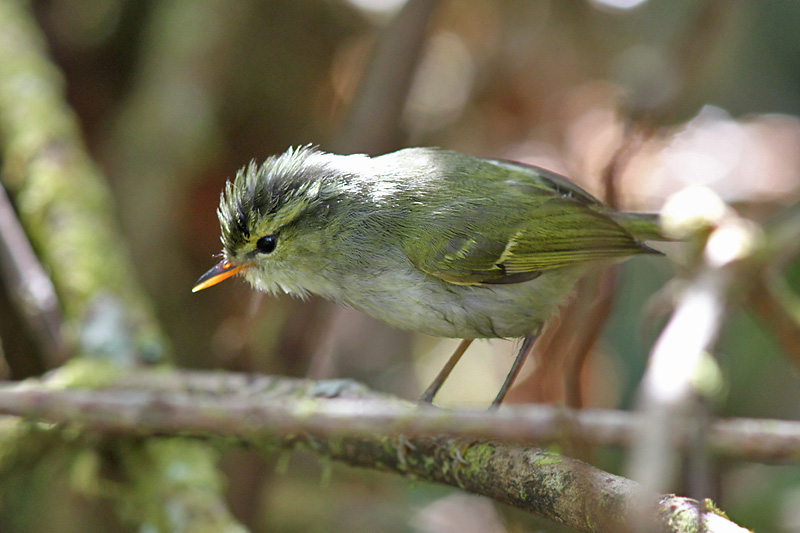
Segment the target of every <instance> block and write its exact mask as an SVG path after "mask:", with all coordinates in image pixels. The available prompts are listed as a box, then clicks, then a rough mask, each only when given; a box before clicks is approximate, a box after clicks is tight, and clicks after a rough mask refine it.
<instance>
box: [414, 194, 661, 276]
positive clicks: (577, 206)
mask: <svg viewBox="0 0 800 533" xmlns="http://www.w3.org/2000/svg"><path fill="white" fill-rule="evenodd" d="M484 209H487V210H488V211H487V212H485V213H484V216H479V217H475V216H473V217H470V216H468V215H465V214H464V213H460V214H459V213H458V212H457V211H458V210H455V209H454V210H444V211H442V212H440V213H438V214H436V215H434V216H432V217H429V219H428V220H427V221H423V222H422V224H420V225H419V226H418V229H419V231H418V232H415V233H416V235H414V237H415V239H412V240H411V241H409V246H407V249H406V253H407V255H408V257H409V259H410V260H411V261H412V263H413V264H414V265H415V266H416V267H417V268H419V269H420V270H422V271H424V272H426V273H428V274H430V275H432V276H435V277H437V278H440V279H442V280H445V281H448V282H451V283H456V284H463V285H473V284H480V283H490V284H491V283H517V282H523V281H528V280H530V279H532V278H534V277H536V276H538V275H539V274H540V273H541V271H543V270H547V269H552V268H558V267H564V266H569V265H573V264H577V263H583V262H586V261H590V260H595V259H608V258H615V257H624V256H627V255H632V254H636V253H647V252H648V251H649V250H650V249H649V248H647V247H646V246H644V245H643V244H641V243H640V242H639V241H637V240H636V239H635V238H633V237H632V236H631V234H630V233H628V232H627V231H626V230H625V229H624V228H622V226H620V225H619V224H617V223H616V222H615V221H614V220H612V219H611V218H610V217H608V216H607V215H605V214H603V213H602V212H600V211H596V210H594V209H593V208H592V205H591V204H588V203H587V202H586V201H585V199H583V198H572V197H567V196H563V195H560V194H559V195H555V196H553V195H551V196H549V197H547V198H542V199H540V201H539V202H536V204H534V207H530V208H527V209H524V211H525V212H524V213H520V212H517V211H518V210H517V211H513V212H512V211H510V209H509V208H503V207H501V206H497V211H496V213H495V212H494V210H492V208H489V207H485V208H484ZM415 240H416V241H417V242H416V244H417V245H416V246H414V244H415V242H414V241H415Z"/></svg>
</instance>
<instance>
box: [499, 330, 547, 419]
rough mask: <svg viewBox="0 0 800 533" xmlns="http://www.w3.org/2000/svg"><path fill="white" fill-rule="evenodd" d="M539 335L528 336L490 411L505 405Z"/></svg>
mask: <svg viewBox="0 0 800 533" xmlns="http://www.w3.org/2000/svg"><path fill="white" fill-rule="evenodd" d="M536 337H537V335H528V336H527V337H525V339H524V340H523V341H522V346H521V347H520V349H519V352H518V353H517V358H516V359H514V364H513V365H511V370H509V371H508V375H507V376H506V380H505V381H504V382H503V386H502V387H500V392H498V393H497V396H496V397H495V399H494V401H493V402H492V406H491V407H490V409H497V408H498V407H500V404H501V403H503V398H505V397H506V394H507V393H508V390H509V389H510V388H511V385H513V384H514V380H516V379H517V376H518V375H519V371H520V370H522V365H523V364H525V359H527V358H528V354H530V353H531V349H532V348H533V343H534V342H536Z"/></svg>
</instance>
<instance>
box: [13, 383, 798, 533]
mask: <svg viewBox="0 0 800 533" xmlns="http://www.w3.org/2000/svg"><path fill="white" fill-rule="evenodd" d="M332 397H335V399H332ZM0 412H3V413H6V414H17V415H23V416H26V417H31V418H35V419H39V420H45V421H50V422H58V423H67V424H75V425H78V426H83V427H84V428H89V429H92V430H95V431H102V432H109V433H124V434H126V435H135V436H141V435H153V434H161V435H164V434H166V435H192V436H199V437H206V436H209V435H215V436H228V437H234V439H237V440H238V441H239V442H241V443H247V444H250V445H254V444H259V443H263V442H264V440H265V439H270V440H271V441H275V440H277V441H278V445H280V446H294V445H303V446H306V447H308V448H311V449H313V450H315V451H317V452H318V453H323V454H325V455H328V456H330V457H332V458H334V459H337V460H341V461H344V462H347V463H349V464H353V465H357V466H365V467H370V468H375V469H379V470H385V471H394V472H397V473H401V474H403V475H410V476H413V477H416V478H420V479H426V480H429V481H436V482H441V483H447V484H450V485H453V486H457V487H460V488H463V489H465V490H468V491H471V492H475V493H478V494H483V495H486V496H490V497H492V498H495V499H497V500H498V501H502V502H505V503H508V504H511V505H514V506H517V507H520V508H522V509H525V510H528V511H530V512H534V513H537V514H540V515H543V516H546V517H548V518H551V519H553V520H556V521H558V522H561V523H564V524H568V525H570V526H572V527H576V528H579V529H583V530H586V531H616V530H619V529H620V528H621V527H624V526H625V525H626V524H628V520H629V519H630V517H631V515H632V511H633V505H634V503H633V502H641V503H642V504H643V505H646V506H648V507H649V506H653V508H652V509H651V511H650V512H648V513H647V514H648V515H649V516H650V517H651V519H653V518H652V517H654V516H659V517H661V516H662V513H666V515H669V518H668V519H667V518H659V520H661V521H660V522H659V523H660V524H662V526H665V525H666V524H667V523H668V522H669V523H672V521H673V520H674V518H675V517H674V514H671V513H669V512H668V511H666V510H665V507H664V505H665V502H667V503H666V506H667V507H670V508H672V507H675V508H680V509H682V511H681V512H685V511H686V509H690V510H691V509H693V511H691V512H694V513H696V512H697V507H696V506H694V507H693V505H694V504H692V501H691V500H686V499H680V498H678V499H676V498H674V497H667V496H657V495H655V494H650V495H648V496H647V497H646V498H644V499H643V500H635V499H634V494H640V486H639V485H638V484H636V483H634V482H632V481H630V480H627V479H625V478H620V477H618V476H614V475H611V474H608V473H606V472H602V471H600V470H597V469H595V468H594V467H591V466H589V465H587V464H585V463H582V462H580V461H577V460H574V459H570V458H568V457H563V456H559V455H556V454H552V453H549V452H545V451H542V450H540V449H535V448H530V447H528V446H525V445H514V444H509V443H504V442H499V441H496V440H481V438H482V437H489V436H492V435H494V436H497V435H501V436H503V437H510V438H512V439H514V440H517V441H525V442H531V441H533V440H537V441H539V442H541V441H543V440H544V441H547V440H549V441H554V440H558V438H559V436H561V437H562V438H563V436H565V435H580V436H581V437H582V438H585V435H586V433H587V432H589V431H590V429H591V431H593V432H594V434H595V436H597V435H606V438H607V439H609V440H611V439H619V435H620V434H623V435H627V436H630V434H631V433H632V430H633V428H634V427H635V425H636V419H631V418H626V417H625V416H623V415H621V414H619V413H608V412H601V411H588V412H580V413H571V412H569V411H566V410H554V409H548V408H542V407H535V406H526V407H518V408H504V409H503V410H501V411H499V412H496V413H487V412H483V411H457V412H452V411H447V410H443V409H437V408H430V407H425V408H423V407H419V406H415V405H413V404H409V403H407V402H401V401H397V400H393V399H391V398H389V397H386V396H382V395H378V394H375V393H371V392H370V391H368V390H367V389H365V388H364V387H361V386H359V385H357V384H354V383H352V382H348V381H333V382H314V381H310V380H292V379H281V378H272V377H267V376H263V377H251V376H244V375H229V374H204V373H187V374H166V373H154V372H142V373H138V374H136V375H133V376H130V377H126V378H123V379H122V380H121V381H120V382H119V385H114V386H110V387H107V388H103V389H98V390H86V389H84V390H78V389H59V390H53V389H52V388H50V386H49V385H46V384H35V383H32V384H27V385H24V386H16V387H10V386H6V387H2V388H0ZM740 424H741V425H747V424H748V422H740ZM749 424H752V422H749ZM780 424H785V428H786V429H787V431H788V432H789V433H790V435H793V439H794V440H793V443H794V450H797V449H798V448H800V424H797V423H795V424H792V423H788V422H786V423H780ZM777 425H778V423H775V422H771V423H770V426H771V427H773V428H774V427H776V426H777ZM731 427H732V426H731V424H728V426H725V425H721V426H719V427H717V428H715V431H714V432H713V433H712V440H714V439H718V438H720V437H719V436H720V435H721V436H722V437H725V436H726V433H727V436H728V437H729V436H730V434H731ZM733 433H734V434H736V431H735V430H733ZM443 434H444V435H449V436H442V435H443ZM401 435H402V436H401ZM612 435H614V436H613V437H612ZM790 438H791V437H790ZM587 440H588V439H587ZM756 442H758V441H756ZM270 444H272V445H274V444H275V443H274V442H270ZM739 447H741V444H736V445H731V444H730V442H729V443H728V449H729V450H736V449H738V448H739ZM721 448H722V447H721ZM782 453H784V454H785V453H786V450H783V452H782ZM782 456H783V457H786V455H782ZM659 501H661V504H660V505H661V507H659V508H658V509H659V510H658V511H656V507H655V506H656V505H657V503H658V502H659ZM695 503H696V502H695ZM687 506H688V507H687ZM654 513H655V514H654ZM690 514H691V513H690ZM712 514H713V513H712ZM666 515H663V516H666ZM714 520H716V518H714ZM675 530H679V529H675Z"/></svg>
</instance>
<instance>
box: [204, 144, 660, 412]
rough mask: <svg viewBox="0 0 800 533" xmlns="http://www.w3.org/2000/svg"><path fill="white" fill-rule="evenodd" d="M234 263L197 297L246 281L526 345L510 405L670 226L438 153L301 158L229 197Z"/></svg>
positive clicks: (407, 322)
mask: <svg viewBox="0 0 800 533" xmlns="http://www.w3.org/2000/svg"><path fill="white" fill-rule="evenodd" d="M217 216H218V217H219V222H220V227H221V232H222V237H221V240H222V245H223V252H222V254H223V259H222V260H221V261H220V262H219V263H218V264H217V265H216V266H214V267H213V268H212V269H211V270H209V271H208V272H206V273H205V274H204V275H203V276H202V277H201V278H200V279H199V280H198V281H197V284H196V285H195V287H194V289H193V291H199V290H201V289H205V288H207V287H209V286H211V285H215V284H216V283H219V282H220V281H222V280H224V279H227V278H228V277H231V276H233V275H234V274H241V275H242V276H243V277H244V278H245V279H246V280H247V281H248V282H249V283H250V284H251V285H252V286H253V287H254V288H256V289H258V290H261V291H266V292H270V293H273V294H275V293H279V292H285V293H288V294H291V295H295V296H299V297H301V298H302V297H305V296H306V295H308V294H309V293H313V294H316V295H319V296H321V297H323V298H326V299H328V300H331V301H334V302H337V303H341V304H346V305H350V306H352V307H354V308H356V309H359V310H361V311H363V312H365V313H367V314H368V315H371V316H373V317H375V318H377V319H379V320H382V321H384V322H386V323H387V324H389V325H391V326H394V327H397V328H401V329H405V330H412V331H418V332H422V333H426V334H428V335H434V336H438V337H453V338H461V339H464V340H463V341H462V343H461V345H460V346H459V348H458V349H457V350H456V352H455V353H454V354H453V356H452V357H451V358H450V360H449V361H448V364H447V365H446V366H445V368H444V369H442V371H441V372H440V374H439V375H438V376H437V378H436V379H435V380H434V382H433V383H432V384H431V386H430V387H429V388H428V390H427V391H426V392H425V393H424V395H423V396H422V399H421V401H425V402H431V401H432V400H433V397H434V396H435V394H436V392H437V391H438V390H439V388H440V387H441V385H442V384H443V383H444V381H445V379H447V376H448V375H449V373H450V371H451V370H452V368H453V367H454V366H455V364H456V362H457V361H458V359H459V358H460V357H461V355H462V354H463V353H464V351H465V350H466V348H467V347H468V346H469V343H470V342H472V340H473V339H477V338H517V337H522V338H524V341H523V343H522V346H521V348H520V350H519V352H518V354H517V357H516V359H515V361H514V364H513V366H512V368H511V370H510V372H509V374H508V376H507V377H506V380H505V382H504V383H503V386H502V388H501V389H500V392H499V393H498V394H497V397H496V398H495V400H494V402H493V403H492V405H493V406H494V407H497V406H499V405H500V403H501V402H502V401H503V398H504V397H505V395H506V393H507V392H508V390H509V389H510V387H511V385H512V384H513V382H514V380H515V379H516V376H517V374H518V373H519V371H520V369H521V367H522V364H523V363H524V361H525V358H526V357H527V355H528V354H529V352H530V350H531V348H532V346H533V343H534V340H535V338H536V336H537V335H538V333H539V332H540V330H541V328H542V326H543V325H544V323H545V322H546V321H547V320H548V318H549V317H550V316H552V315H553V314H554V312H555V311H556V310H557V309H558V306H559V304H560V303H561V302H563V301H564V300H565V299H566V298H567V296H568V295H569V293H570V292H571V291H572V289H573V287H574V286H575V283H576V282H577V281H578V279H579V278H580V277H581V276H582V275H583V274H585V273H586V272H587V271H588V270H589V269H592V268H597V266H598V265H599V264H604V263H605V264H610V263H613V262H616V261H619V260H621V259H624V258H626V257H629V256H631V255H636V254H653V253H660V252H658V251H656V250H654V249H652V248H650V247H648V246H647V245H646V244H644V243H643V242H642V241H643V240H646V239H661V240H663V239H664V238H663V237H662V236H661V234H660V231H659V226H658V221H657V217H656V216H655V215H647V214H633V213H622V212H619V211H615V210H613V209H611V208H608V207H606V206H604V205H603V204H602V203H601V202H600V201H599V200H597V199H596V198H595V197H593V196H592V195H590V194H589V193H587V192H586V191H584V190H583V189H581V188H580V187H578V186H577V185H575V184H574V183H572V182H571V181H569V180H568V179H567V178H565V177H563V176H560V175H558V174H556V173H554V172H551V171H549V170H545V169H542V168H538V167H535V166H531V165H525V164H522V163H516V162H512V161H504V160H498V159H481V158H477V157H471V156H468V155H463V154H460V153H457V152H453V151H448V150H441V149H437V148H407V149H404V150H400V151H397V152H393V153H390V154H386V155H382V156H378V157H368V156H366V155H336V154H330V153H325V152H322V151H320V150H317V149H315V148H313V147H310V146H306V147H301V148H293V149H289V150H288V151H286V152H285V153H283V154H282V155H279V156H275V157H270V158H269V159H267V160H266V161H265V162H264V163H263V164H262V165H257V164H256V163H255V162H251V163H250V164H249V165H247V166H246V167H244V168H242V169H241V170H239V172H238V173H237V174H236V178H235V179H234V180H233V182H228V183H227V184H226V185H225V189H224V191H223V192H222V195H221V198H220V205H219V209H218V210H217Z"/></svg>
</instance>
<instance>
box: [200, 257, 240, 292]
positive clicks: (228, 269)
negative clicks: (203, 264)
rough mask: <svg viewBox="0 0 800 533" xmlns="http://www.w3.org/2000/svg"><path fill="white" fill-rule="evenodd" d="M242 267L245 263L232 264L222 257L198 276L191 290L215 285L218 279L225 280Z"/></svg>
mask: <svg viewBox="0 0 800 533" xmlns="http://www.w3.org/2000/svg"><path fill="white" fill-rule="evenodd" d="M244 267H245V265H234V264H233V263H231V262H230V261H228V260H226V259H223V260H222V261H220V262H219V263H217V264H216V265H214V266H213V267H211V270H209V271H208V272H206V273H205V274H203V275H202V276H200V279H198V280H197V283H195V285H194V287H193V288H192V292H197V291H202V290H203V289H207V288H209V287H211V286H212V285H216V284H217V283H219V282H220V281H225V280H226V279H228V278H229V277H231V276H233V275H234V274H236V273H237V272H239V271H241V270H242V269H243V268H244Z"/></svg>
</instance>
